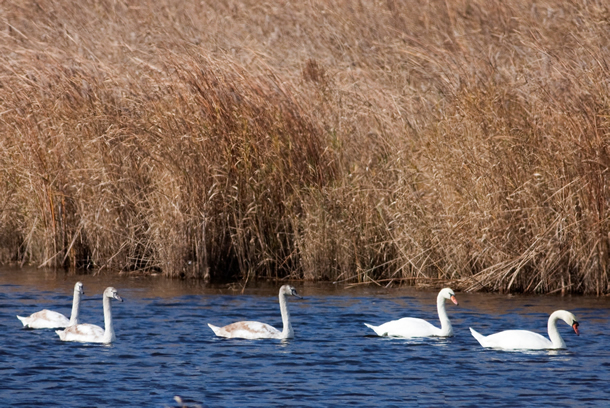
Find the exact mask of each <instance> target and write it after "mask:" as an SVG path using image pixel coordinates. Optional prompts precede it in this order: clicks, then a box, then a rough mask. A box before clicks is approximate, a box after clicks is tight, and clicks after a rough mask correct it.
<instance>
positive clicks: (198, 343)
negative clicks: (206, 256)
mask: <svg viewBox="0 0 610 408" xmlns="http://www.w3.org/2000/svg"><path fill="white" fill-rule="evenodd" d="M77 280H81V281H82V282H83V283H84V284H85V299H86V300H85V301H84V302H83V303H82V307H81V318H82V320H83V321H84V322H87V323H94V324H98V325H102V326H103V317H102V302H101V293H102V291H103V289H104V288H105V287H106V286H115V287H116V288H117V289H118V290H119V293H120V294H121V296H122V297H123V298H124V300H125V301H124V302H123V303H118V302H114V303H113V306H114V307H113V316H114V320H115V330H116V333H117V340H116V342H115V343H113V344H112V345H110V346H104V345H97V344H80V343H64V342H61V341H60V340H59V338H58V336H57V335H56V334H55V333H54V332H53V331H52V330H26V329H23V328H22V326H21V323H20V322H19V321H18V320H17V318H16V317H15V315H17V314H20V315H29V314H30V313H33V312H36V311H38V310H40V309H42V308H49V309H52V310H56V311H58V312H61V313H64V314H66V315H69V313H70V307H71V301H72V290H73V286H74V283H75V282H76V281H77ZM0 285H1V288H2V291H1V292H0V322H1V328H2V330H1V331H0V362H1V363H0V379H1V383H0V401H3V403H4V404H7V405H12V406H23V407H36V406H40V407H51V406H61V407H85V406H86V407H93V406H108V407H110V406H115V407H128V406H133V407H170V406H177V404H176V402H175V401H174V396H176V395H178V396H181V397H182V399H183V400H184V401H185V402H186V403H187V404H188V405H189V406H204V407H234V406H253V407H254V406H258V407H268V406H328V407H330V406H347V405H351V406H418V405H419V406H473V407H480V406H530V407H531V406H547V405H552V406H608V404H609V403H610V385H609V384H610V352H609V348H610V347H609V346H610V337H609V335H610V327H609V318H610V312H609V308H608V306H610V298H609V297H600V298H596V297H579V296H572V297H560V296H506V295H491V294H466V293H459V292H458V293H457V298H458V300H459V302H460V305H459V306H454V305H452V304H450V303H448V304H447V309H448V313H449V316H450V318H451V320H452V323H453V327H454V331H455V336H454V337H452V338H448V339H426V340H404V339H393V338H380V337H376V336H375V335H374V333H373V332H372V331H371V330H370V329H368V328H366V327H365V326H364V325H363V323H364V322H368V323H372V324H380V323H383V322H385V321H388V320H392V319H396V318H400V317H406V316H413V317H421V318H425V319H428V320H430V321H431V322H433V323H434V324H435V325H438V318H437V315H436V307H435V300H436V291H432V290H431V291H422V290H414V289H410V288H391V289H384V288H378V287H362V288H350V289H348V288H345V287H338V286H336V285H335V286H333V285H331V284H325V285H316V284H299V283H295V284H294V286H295V287H296V288H297V290H298V291H299V292H300V294H301V295H303V296H304V297H305V298H304V299H302V300H296V299H294V298H290V299H289V306H290V311H291V314H292V319H293V327H294V331H295V338H294V339H292V340H289V341H284V342H282V341H279V340H257V341H248V340H234V339H219V338H216V337H214V334H213V332H212V331H211V330H210V329H209V328H208V326H207V323H208V322H210V323H214V324H217V325H225V324H228V323H232V322H234V321H237V320H259V321H263V322H266V323H269V324H272V325H273V326H275V327H277V328H279V329H281V318H280V312H279V307H278V302H277V291H278V287H277V286H276V285H267V284H265V285H257V286H255V287H248V288H247V289H246V290H245V291H244V292H243V293H241V290H231V289H229V288H226V287H216V288H210V287H206V286H204V285H202V284H197V283H193V282H184V281H170V280H166V279H164V278H146V279H143V278H141V279H134V278H125V277H112V276H97V277H93V276H74V275H66V274H65V273H63V272H61V273H53V272H45V271H41V270H36V269H34V270H14V269H2V270H0ZM556 309H567V310H570V311H572V312H573V313H575V314H576V316H577V317H578V319H579V322H580V329H581V335H580V336H576V335H575V334H574V332H573V331H572V330H571V328H570V327H569V326H567V325H565V324H563V322H560V324H559V331H560V333H561V335H562V336H563V338H564V340H565V341H566V343H567V346H568V349H567V350H560V351H537V352H506V351H498V350H489V349H483V348H481V347H480V346H479V344H478V343H477V342H476V340H475V339H474V338H473V337H472V336H471V335H470V332H469V330H468V327H469V326H472V327H474V328H476V329H477V330H478V331H479V332H481V333H482V334H491V333H493V332H496V331H499V330H503V329H511V328H521V329H529V330H534V331H537V332H539V333H542V334H544V333H545V332H546V322H547V318H548V315H549V313H551V312H552V311H554V310H556Z"/></svg>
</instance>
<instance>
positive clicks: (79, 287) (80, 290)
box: [74, 282, 85, 295]
mask: <svg viewBox="0 0 610 408" xmlns="http://www.w3.org/2000/svg"><path fill="white" fill-rule="evenodd" d="M74 293H80V294H81V295H84V294H85V287H84V286H83V282H76V284H75V285H74Z"/></svg>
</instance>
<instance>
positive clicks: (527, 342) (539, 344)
mask: <svg viewBox="0 0 610 408" xmlns="http://www.w3.org/2000/svg"><path fill="white" fill-rule="evenodd" d="M485 347H494V348H501V349H506V350H544V349H551V348H553V343H551V341H550V340H549V339H547V338H545V337H544V336H541V335H540V334H538V333H534V332H531V331H529V330H505V331H502V332H499V333H495V334H490V335H489V336H487V337H485Z"/></svg>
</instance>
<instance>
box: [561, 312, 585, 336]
mask: <svg viewBox="0 0 610 408" xmlns="http://www.w3.org/2000/svg"><path fill="white" fill-rule="evenodd" d="M555 313H558V314H559V318H560V319H561V320H563V321H564V322H566V323H567V324H569V325H570V326H572V329H574V333H576V335H577V336H579V335H580V333H579V332H578V321H577V320H576V316H574V315H573V314H572V313H570V312H568V311H567V310H558V311H557V312H555Z"/></svg>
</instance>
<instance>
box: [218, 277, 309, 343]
mask: <svg viewBox="0 0 610 408" xmlns="http://www.w3.org/2000/svg"><path fill="white" fill-rule="evenodd" d="M286 295H291V296H294V297H296V298H299V299H302V298H301V297H300V296H299V295H298V293H297V291H296V289H295V288H293V287H292V286H290V285H284V286H282V287H281V288H280V293H279V298H280V311H281V313H282V323H283V324H284V328H283V330H282V331H279V330H278V329H276V328H275V327H273V326H270V325H268V324H266V323H260V322H252V321H244V322H236V323H233V324H229V325H228V326H224V327H218V326H214V325H211V324H209V323H208V326H210V329H212V330H213V331H214V333H215V334H216V335H217V336H218V337H227V338H239V339H249V340H254V339H291V338H293V337H294V331H293V330H292V324H291V323H290V312H288V305H287V304H286Z"/></svg>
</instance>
